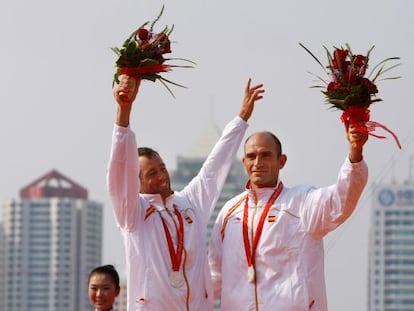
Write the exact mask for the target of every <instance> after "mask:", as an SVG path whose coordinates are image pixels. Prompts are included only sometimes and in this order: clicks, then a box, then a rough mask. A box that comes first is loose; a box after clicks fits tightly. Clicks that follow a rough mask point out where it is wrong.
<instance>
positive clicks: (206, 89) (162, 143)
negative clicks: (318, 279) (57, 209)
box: [0, 0, 414, 311]
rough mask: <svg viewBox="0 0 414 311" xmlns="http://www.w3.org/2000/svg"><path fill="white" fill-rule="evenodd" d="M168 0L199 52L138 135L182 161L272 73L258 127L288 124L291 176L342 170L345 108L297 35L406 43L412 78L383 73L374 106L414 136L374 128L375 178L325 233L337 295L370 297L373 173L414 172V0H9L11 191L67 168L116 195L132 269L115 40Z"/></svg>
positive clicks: (118, 254)
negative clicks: (248, 89) (122, 189)
mask: <svg viewBox="0 0 414 311" xmlns="http://www.w3.org/2000/svg"><path fill="white" fill-rule="evenodd" d="M163 3H164V4H165V6H166V7H165V12H164V15H163V17H162V18H161V20H160V21H159V23H158V24H157V25H156V29H158V30H161V28H163V26H164V25H172V24H174V26H175V29H174V31H173V33H172V35H171V39H172V40H173V41H174V42H173V44H172V50H173V53H172V55H171V56H175V57H183V58H188V59H191V60H193V61H195V62H196V63H197V66H196V68H194V69H176V70H175V71H173V72H171V73H168V74H167V75H166V77H167V78H169V79H171V80H173V81H176V82H179V83H182V84H185V85H186V86H188V89H179V88H175V87H173V89H172V90H173V91H174V93H175V95H176V98H175V99H174V98H172V96H170V94H169V93H168V92H167V91H166V90H165V89H164V88H163V86H162V85H161V84H159V83H156V84H154V83H152V82H144V83H143V84H142V87H141V92H140V94H139V100H138V101H137V103H136V106H135V109H134V111H133V117H132V120H131V123H132V127H133V129H134V130H135V131H136V133H137V139H138V140H139V144H140V145H149V146H152V147H154V148H156V149H158V150H159V151H160V153H161V154H162V155H163V157H164V159H165V161H166V163H167V165H168V166H169V168H170V169H171V170H172V169H174V167H175V159H176V157H177V155H187V154H188V152H189V150H191V149H192V146H193V145H194V144H195V143H196V140H197V138H198V137H199V135H200V133H201V132H202V131H203V129H205V128H206V127H208V126H209V122H210V120H209V117H208V116H210V115H211V112H212V114H213V117H214V122H215V123H216V124H217V126H218V127H219V128H223V127H224V125H225V124H226V122H227V121H228V120H229V119H230V118H232V117H233V116H235V115H236V114H237V113H238V109H239V106H240V102H241V100H242V96H243V89H244V86H245V82H246V80H247V78H249V77H252V79H253V83H259V82H263V83H264V85H265V88H266V94H265V98H264V99H263V100H262V101H260V102H259V103H258V105H257V108H256V111H255V114H254V115H253V117H252V119H251V121H250V127H249V130H248V134H250V133H251V132H254V131H257V130H263V129H266V130H270V131H273V132H275V133H276V134H277V135H278V136H279V137H280V138H281V140H282V142H283V143H284V151H285V153H287V155H288V163H287V165H286V167H285V168H284V170H283V171H282V173H281V177H282V178H283V180H284V182H285V184H286V185H294V184H298V183H311V184H314V185H316V186H321V185H327V184H330V183H333V182H334V181H335V179H336V175H337V171H338V169H339V166H340V165H341V164H342V162H343V160H344V159H345V157H346V154H347V143H346V140H345V135H344V130H343V126H342V124H341V122H340V120H339V117H340V113H339V112H337V111H335V112H334V111H328V110H327V106H326V105H325V104H324V98H323V95H322V94H321V93H320V92H319V91H317V90H315V89H310V88H309V86H310V85H311V84H312V80H313V77H312V76H311V75H310V74H309V73H308V72H309V71H310V72H313V73H315V74H322V72H321V68H320V67H319V65H317V63H316V62H315V61H314V60H313V59H312V58H311V57H310V56H309V55H308V54H307V53H306V52H305V51H304V50H303V49H302V48H301V47H299V45H298V42H301V43H303V44H304V45H306V46H307V47H308V48H310V49H311V50H312V51H313V52H314V54H315V55H317V56H318V57H319V58H320V60H321V61H323V62H325V61H326V57H325V52H324V50H323V48H322V46H323V45H325V46H327V47H328V48H331V47H332V46H341V45H344V44H345V43H347V42H348V43H350V44H351V47H352V48H353V51H354V52H355V53H358V54H364V53H365V52H366V51H367V50H368V49H369V48H370V47H371V46H372V45H375V48H374V50H373V52H372V54H371V64H372V65H373V64H375V63H377V62H378V61H380V60H382V59H384V58H387V57H390V56H399V57H401V59H402V66H401V67H398V68H396V69H395V70H394V71H393V73H395V74H398V75H401V76H402V79H400V80H396V81H382V82H380V83H379V84H378V87H379V90H380V93H379V97H380V98H382V99H383V100H384V101H383V102H380V103H377V104H375V105H374V106H373V107H372V112H371V118H372V120H374V121H378V122H381V123H383V124H385V125H386V126H388V127H389V128H390V129H392V130H393V131H394V132H395V133H396V134H397V135H398V137H399V138H400V140H401V142H402V144H403V149H402V150H398V148H397V146H396V144H395V142H394V141H393V140H392V138H388V139H385V140H379V139H376V138H371V139H370V141H369V142H368V143H367V146H366V150H365V159H366V160H367V162H368V164H369V167H370V180H369V187H367V189H366V191H365V193H364V196H363V198H362V199H361V201H360V205H359V207H358V210H357V211H356V213H355V214H354V215H353V217H352V218H351V219H350V220H349V221H348V222H347V223H346V224H345V225H344V226H342V227H341V228H340V229H338V230H337V231H336V232H335V233H333V234H331V235H329V236H328V237H327V239H326V246H327V247H326V249H327V251H326V275H327V287H328V295H329V297H328V299H329V305H330V309H331V310H335V311H348V310H365V309H366V294H367V285H366V284H367V280H366V278H367V243H368V230H369V221H370V204H371V199H372V198H371V185H372V184H374V183H380V182H387V183H389V182H392V181H397V182H404V181H405V180H407V179H408V178H411V177H412V172H411V171H410V170H409V167H410V162H413V154H414V150H413V138H414V126H413V125H414V122H413V121H412V119H413V113H414V108H413V102H412V99H411V96H412V93H411V87H413V86H414V76H413V75H414V63H413V59H414V42H413V38H414V23H413V21H412V13H413V12H414V2H413V1H411V0H395V1H384V0H377V1H372V0H366V1H360V0H358V1H357V0H348V1H337V0H329V1H328V0H323V1H319V0H316V1H298V0H290V1H245V0H239V1H219V0H210V1H197V0H191V1H190V0H175V1H167V0H166V1H165V2H161V1H158V0H142V1H138V0H135V1H133V0H124V1H108V0H99V1H98V0H90V1H81V0H71V1H52V0H38V1H29V0H13V1H2V3H1V4H0V38H1V41H2V44H1V47H0V62H1V66H0V68H1V70H2V74H1V76H0V85H1V92H0V102H1V114H0V116H1V122H0V141H1V145H2V148H1V158H0V159H1V161H0V172H1V174H0V176H1V177H0V200H1V201H4V200H5V199H7V198H11V197H17V196H18V190H19V189H20V188H21V187H23V186H25V185H26V184H28V183H29V182H31V181H33V180H34V179H36V178H38V177H39V176H41V175H43V174H44V173H46V172H48V171H50V170H51V169H57V170H58V171H59V172H61V173H63V174H64V175H66V176H68V177H70V178H72V179H73V180H75V181H77V182H79V183H80V184H82V185H84V186H85V187H86V188H88V190H89V194H90V198H91V199H93V200H96V201H99V202H102V203H103V204H104V205H105V234H104V239H105V241H104V261H105V262H106V263H113V264H115V265H116V266H117V267H118V268H119V269H120V270H121V271H122V270H123V266H124V257H123V244H122V241H121V238H120V234H119V232H118V230H117V229H116V225H115V222H114V218H113V214H112V210H111V206H110V203H109V199H108V195H107V193H106V186H105V174H106V165H107V161H108V154H109V148H110V138H111V131H112V125H113V122H114V119H115V112H116V105H115V104H114V101H113V97H112V89H111V88H112V86H111V83H112V75H113V72H114V62H115V60H116V55H115V54H114V53H113V52H112V51H111V50H110V47H113V46H120V45H121V44H122V43H123V41H124V40H125V39H126V37H127V36H128V35H129V34H130V33H131V32H132V31H133V30H134V29H135V28H136V27H138V26H140V25H141V24H142V23H143V22H144V21H146V20H152V19H153V18H154V17H155V16H156V15H157V14H158V12H159V10H160V8H161V6H162V4H163ZM157 26H158V28H157ZM240 155H241V149H240V153H239V156H240ZM411 164H413V163H411Z"/></svg>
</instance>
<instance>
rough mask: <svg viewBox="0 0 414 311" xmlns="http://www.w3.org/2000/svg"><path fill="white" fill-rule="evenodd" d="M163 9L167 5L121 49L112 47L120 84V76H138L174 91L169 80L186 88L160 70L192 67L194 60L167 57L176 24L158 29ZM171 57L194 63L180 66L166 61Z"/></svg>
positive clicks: (129, 38) (116, 77)
mask: <svg viewBox="0 0 414 311" xmlns="http://www.w3.org/2000/svg"><path fill="white" fill-rule="evenodd" d="M163 11H164V6H163V7H162V9H161V12H160V13H159V14H158V16H157V18H156V19H155V20H154V21H152V22H151V23H150V22H149V21H147V22H145V23H144V24H143V25H142V26H140V27H139V28H138V29H137V30H135V31H134V32H133V33H132V34H131V35H130V36H129V37H128V39H127V40H125V42H124V44H123V45H122V47H121V48H117V47H115V48H112V50H113V51H114V52H115V53H116V54H117V55H118V59H117V61H116V63H115V65H116V71H115V74H114V79H113V83H119V77H120V76H121V75H129V76H133V77H135V78H136V79H143V80H150V81H153V82H156V81H160V82H161V83H162V84H163V85H164V86H165V87H166V88H167V90H168V91H169V92H170V93H171V95H172V96H174V94H173V93H172V92H171V90H170V88H169V87H168V85H167V83H169V84H173V85H176V86H179V87H185V86H183V85H181V84H178V83H175V82H172V81H170V80H168V79H166V78H164V77H163V76H162V75H161V73H164V72H168V71H171V70H172V69H173V68H174V67H181V68H193V67H194V66H193V65H194V64H195V63H194V62H192V61H190V60H187V59H183V58H166V57H165V54H168V53H171V52H172V51H171V41H170V35H171V32H172V31H173V29H174V27H171V28H169V27H168V26H166V27H165V28H164V29H163V30H162V31H160V32H155V31H154V25H155V24H156V22H157V21H158V20H159V19H160V17H161V15H162V13H163ZM171 60H180V61H185V62H189V63H191V65H177V64H175V65H174V64H171V63H167V62H168V61H171Z"/></svg>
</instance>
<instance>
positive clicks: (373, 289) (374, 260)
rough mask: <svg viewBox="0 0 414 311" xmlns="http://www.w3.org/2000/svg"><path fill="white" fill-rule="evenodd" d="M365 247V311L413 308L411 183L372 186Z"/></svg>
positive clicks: (413, 193) (413, 192) (413, 194)
mask: <svg viewBox="0 0 414 311" xmlns="http://www.w3.org/2000/svg"><path fill="white" fill-rule="evenodd" d="M373 198H374V200H373V208H372V217H371V229H370V246H369V280H368V286H369V289H368V295H369V297H368V310H369V311H408V310H410V311H412V310H414V184H412V183H407V184H402V185H396V184H388V185H385V184H383V185H378V186H376V187H375V190H374V196H373Z"/></svg>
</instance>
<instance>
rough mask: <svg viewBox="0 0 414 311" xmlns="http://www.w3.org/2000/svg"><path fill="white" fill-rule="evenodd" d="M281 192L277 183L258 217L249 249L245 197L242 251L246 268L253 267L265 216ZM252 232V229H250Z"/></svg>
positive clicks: (247, 205) (280, 185) (281, 188)
mask: <svg viewBox="0 0 414 311" xmlns="http://www.w3.org/2000/svg"><path fill="white" fill-rule="evenodd" d="M282 190H283V184H282V182H280V183H279V185H278V186H277V188H276V189H275V191H273V193H272V195H271V196H270V198H269V200H268V201H267V203H266V205H265V207H264V209H263V212H262V215H261V216H260V220H259V223H258V224H257V228H256V234H255V235H254V240H253V246H252V249H250V241H249V234H248V227H247V225H248V214H249V213H248V209H249V204H248V202H249V199H248V197H246V200H245V203H244V212H243V240H244V250H245V251H246V259H247V265H248V267H251V266H254V257H255V255H256V248H257V244H258V243H259V239H260V235H261V234H262V230H263V225H264V222H265V219H266V216H267V214H268V213H269V210H270V207H271V206H272V205H273V203H274V202H275V201H276V199H277V197H278V196H279V194H280V193H281V192H282ZM252 230H253V228H252Z"/></svg>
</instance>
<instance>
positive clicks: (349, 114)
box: [341, 106, 401, 149]
mask: <svg viewBox="0 0 414 311" xmlns="http://www.w3.org/2000/svg"><path fill="white" fill-rule="evenodd" d="M341 120H342V122H344V123H345V122H346V121H348V122H349V124H350V125H352V126H353V127H355V129H356V130H357V131H360V132H361V133H365V134H368V135H371V136H373V137H376V138H381V139H383V138H386V137H385V136H382V135H378V134H375V133H373V132H374V131H375V129H376V128H377V127H379V128H382V129H383V130H385V131H387V132H388V133H390V134H391V135H392V136H393V137H394V140H395V142H396V143H397V145H398V148H400V149H401V143H400V141H399V139H398V137H397V135H395V133H394V132H393V131H391V130H390V129H389V128H387V127H386V126H385V125H383V124H381V123H379V122H375V121H370V110H369V109H368V108H367V107H360V106H349V107H348V108H346V109H345V110H344V112H343V113H342V115H341Z"/></svg>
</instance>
